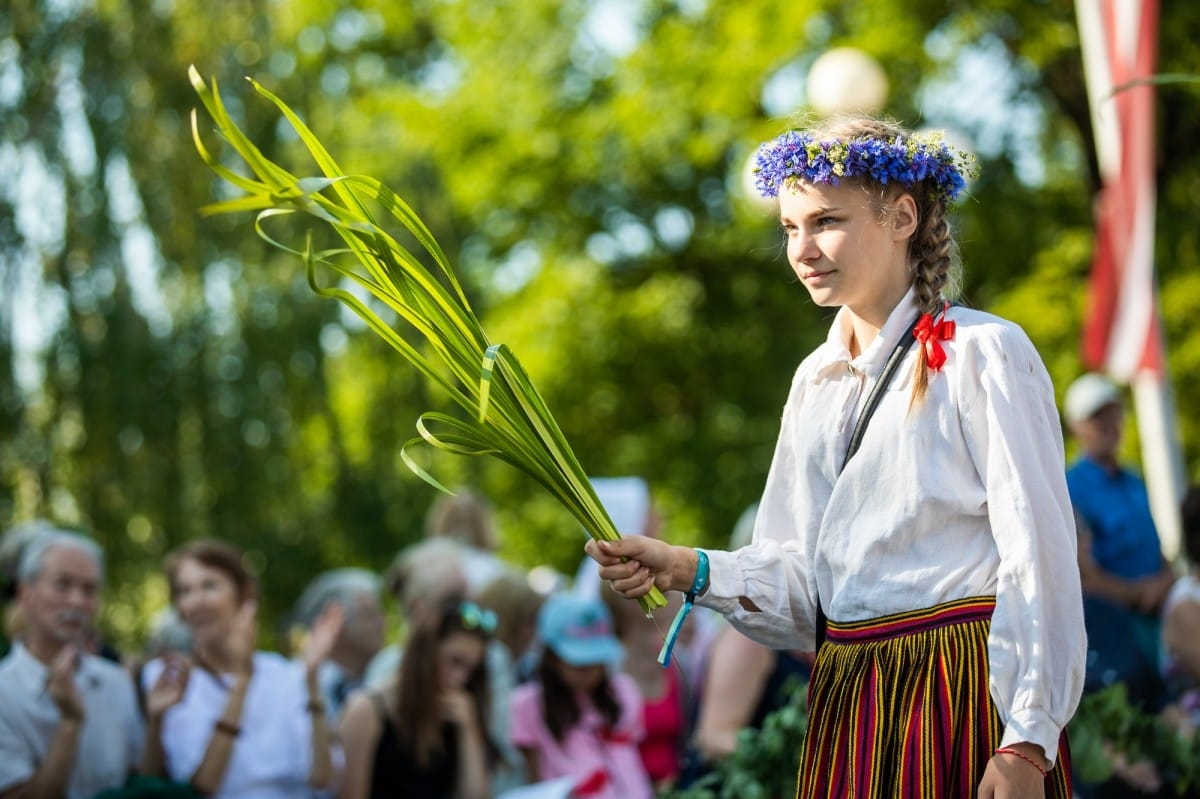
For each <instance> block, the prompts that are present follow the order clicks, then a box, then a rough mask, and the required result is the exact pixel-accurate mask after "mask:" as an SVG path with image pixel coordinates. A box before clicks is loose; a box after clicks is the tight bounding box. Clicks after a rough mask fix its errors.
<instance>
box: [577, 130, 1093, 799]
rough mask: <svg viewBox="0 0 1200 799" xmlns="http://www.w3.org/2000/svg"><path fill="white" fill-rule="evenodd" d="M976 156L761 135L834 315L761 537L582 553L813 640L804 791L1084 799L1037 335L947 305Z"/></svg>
mask: <svg viewBox="0 0 1200 799" xmlns="http://www.w3.org/2000/svg"><path fill="white" fill-rule="evenodd" d="M965 168H966V167H965V165H964V159H963V158H962V157H961V156H956V154H955V153H954V151H953V150H951V149H950V148H949V147H948V146H947V145H946V144H944V143H943V142H941V141H940V140H938V139H936V138H927V137H921V136H916V135H914V134H912V133H911V132H909V131H907V130H904V129H903V128H900V127H898V126H895V125H892V124H886V123H882V122H878V121H876V120H872V119H868V118H844V119H839V120H835V121H833V122H830V123H827V124H826V126H825V127H818V128H814V129H810V130H807V131H804V132H798V131H793V132H788V133H785V134H784V135H782V136H780V137H779V138H778V139H776V140H774V141H772V142H768V143H767V144H765V145H763V147H762V148H761V149H760V151H759V154H758V175H757V179H758V186H759V188H760V190H761V191H762V193H763V194H764V195H766V196H772V197H774V196H778V198H779V209H780V219H781V221H782V224H783V229H784V232H785V236H786V239H787V255H788V261H789V264H790V266H791V267H792V269H793V271H794V272H795V273H796V276H797V277H798V278H799V279H800V281H801V282H802V283H803V284H804V286H805V288H807V289H808V291H809V294H810V295H811V297H812V299H813V301H814V302H815V303H816V304H817V305H820V306H826V307H828V306H838V307H839V311H838V313H837V316H836V317H835V318H834V321H833V325H832V327H831V328H830V331H829V336H828V338H827V340H826V342H825V343H824V344H823V345H821V346H820V347H818V348H817V349H816V351H814V352H813V353H812V354H811V355H810V356H809V357H808V358H806V359H805V360H804V362H803V363H801V365H800V367H799V368H798V370H797V371H796V373H795V376H794V378H793V381H792V387H791V391H790V395H789V397H788V400H787V404H786V406H785V408H784V414H783V422H782V430H781V433H780V436H779V441H778V444H777V447H776V452H775V457H774V461H773V462H772V464H771V469H770V473H769V474H768V477H767V484H766V487H765V489H764V493H763V496H762V502H761V508H760V512H759V515H758V519H757V522H756V526H755V534H754V541H753V543H752V544H751V545H750V546H747V547H744V548H742V549H739V550H736V551H734V552H719V551H701V550H694V549H689V548H685V547H678V546H672V545H670V544H668V543H666V542H662V541H653V540H650V539H644V538H626V539H622V540H621V541H618V542H613V543H611V544H609V543H603V544H601V543H597V542H589V543H588V545H587V551H588V552H589V554H591V555H592V557H594V558H596V560H597V561H599V563H600V564H601V569H600V576H601V577H602V578H603V579H607V580H609V581H611V582H612V585H613V588H615V589H616V590H617V591H619V592H620V593H622V594H624V595H625V596H627V597H631V598H632V597H637V596H640V595H642V594H644V593H646V592H647V591H649V590H650V587H651V586H652V585H654V584H657V585H658V586H659V587H660V588H663V589H675V590H681V591H688V592H690V593H692V594H694V595H696V596H698V600H697V601H698V602H699V603H700V604H703V605H705V606H708V607H711V608H715V609H717V610H719V611H721V612H722V613H723V614H725V615H726V616H727V617H728V619H729V620H730V622H731V623H732V624H733V625H734V626H735V627H737V628H738V629H740V630H742V631H743V632H745V633H746V634H747V635H749V636H750V637H752V638H754V639H755V640H758V641H760V642H762V643H764V644H767V645H770V646H775V647H777V648H780V649H801V650H810V649H812V648H814V647H819V648H818V653H817V659H816V663H815V665H814V669H813V675H812V681H811V683H810V687H809V719H810V721H809V729H808V733H807V736H806V738H805V746H804V751H803V753H802V755H801V765H800V775H799V783H800V784H799V791H798V793H799V796H800V797H801V799H809V798H810V797H842V798H844V797H896V796H899V797H973V796H979V797H983V798H984V799H991V798H992V797H1001V798H1004V797H1021V798H1022V799H1026V798H1027V797H1041V796H1043V795H1044V796H1051V797H1068V796H1070V782H1071V780H1070V772H1069V766H1068V763H1067V757H1066V746H1065V738H1064V737H1063V735H1062V733H1063V728H1064V727H1065V726H1066V724H1067V721H1068V719H1070V717H1071V715H1072V713H1073V712H1074V710H1075V707H1076V704H1077V702H1078V699H1079V696H1080V692H1081V688H1082V681H1083V672H1084V659H1085V643H1084V633H1083V629H1084V628H1083V616H1082V598H1081V594H1080V585H1079V573H1078V566H1077V563H1076V547H1075V527H1074V521H1073V517H1072V513H1071V505H1070V501H1069V499H1068V496H1067V489H1066V482H1065V478H1064V473H1063V446H1062V430H1061V427H1060V425H1059V421H1058V413H1057V410H1056V407H1055V402H1054V391H1053V387H1052V386H1051V383H1050V379H1049V376H1048V375H1047V373H1046V370H1045V368H1044V366H1043V365H1042V362H1041V360H1040V358H1039V357H1038V354H1037V352H1036V351H1035V350H1034V348H1033V346H1032V344H1031V343H1030V341H1029V339H1028V338H1027V337H1026V336H1025V334H1024V333H1023V332H1022V331H1021V330H1020V329H1019V328H1018V327H1017V326H1016V325H1014V324H1012V323H1010V322H1007V321H1005V320H1003V319H999V318H997V317H994V316H991V315H989V314H985V313H981V312H979V311H974V310H969V309H967V308H962V307H957V306H951V305H949V304H948V303H947V302H946V300H945V295H947V294H948V293H949V292H948V288H949V286H950V285H951V282H952V280H951V278H952V272H953V270H954V268H955V266H956V263H955V261H956V247H955V242H954V239H953V238H952V236H951V234H950V230H949V224H948V221H947V205H948V204H949V202H951V201H952V200H954V199H955V198H956V197H957V196H958V195H959V194H961V193H962V192H963V190H964V189H965V177H964V169H965ZM914 338H915V343H913V341H912V339H914ZM889 362H891V363H892V367H893V368H892V369H889V368H888V366H889ZM622 558H627V559H628V560H626V561H623V560H622Z"/></svg>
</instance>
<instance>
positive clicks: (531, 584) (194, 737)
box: [0, 477, 809, 799]
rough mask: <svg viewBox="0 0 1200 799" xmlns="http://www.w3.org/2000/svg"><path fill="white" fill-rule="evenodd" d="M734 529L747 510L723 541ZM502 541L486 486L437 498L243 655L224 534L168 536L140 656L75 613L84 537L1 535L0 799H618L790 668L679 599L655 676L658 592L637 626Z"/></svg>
mask: <svg viewBox="0 0 1200 799" xmlns="http://www.w3.org/2000/svg"><path fill="white" fill-rule="evenodd" d="M593 486H594V488H595V489H596V492H597V494H598V496H599V497H600V498H601V501H602V502H603V503H604V505H605V507H606V509H607V510H608V511H609V514H610V516H611V517H612V518H613V520H614V523H615V524H616V525H617V528H618V529H619V530H620V531H621V532H622V534H624V535H650V536H657V535H659V534H660V532H661V527H662V522H661V518H660V514H659V512H658V509H657V508H656V507H655V503H654V501H653V498H652V495H651V491H650V488H649V486H648V485H647V483H646V481H644V480H642V479H641V478H638V477H616V478H595V479H594V480H593ZM752 526H753V509H750V510H749V511H748V512H747V513H746V514H745V515H744V517H743V519H742V520H740V521H739V523H738V528H737V530H736V531H735V534H734V539H733V541H732V542H731V545H732V546H738V545H740V544H743V543H747V542H748V541H749V537H750V531H751V529H752ZM499 543H500V542H499V540H498V535H497V530H496V526H495V522H494V519H493V513H492V508H491V506H490V504H489V503H488V502H487V501H486V500H485V499H484V498H482V497H481V496H479V495H478V494H477V493H475V492H472V491H470V490H467V489H461V490H459V491H457V492H456V494H455V495H454V496H445V497H442V498H440V499H439V500H437V501H436V502H435V503H434V504H433V505H432V506H431V508H430V509H429V511H428V514H427V519H426V530H425V535H424V537H423V538H422V539H421V540H420V541H419V542H418V543H415V544H413V545H410V546H407V547H405V548H404V549H402V550H401V551H400V552H398V553H397V554H396V556H395V558H394V559H393V561H392V562H391V563H390V564H389V565H387V566H386V568H383V569H380V570H378V571H376V570H372V569H367V568H341V569H336V570H332V571H329V572H326V573H322V574H318V575H314V576H313V578H312V579H311V581H310V582H309V584H308V585H307V587H306V588H305V589H304V591H303V592H302V593H301V594H300V595H299V596H298V597H296V598H295V601H294V603H293V608H292V611H291V614H290V619H289V621H290V622H291V625H292V626H293V628H294V629H295V630H297V631H298V634H297V635H296V636H295V646H293V647H291V648H290V649H289V651H288V652H286V653H285V652H268V651H262V650H260V649H258V644H259V642H260V641H261V640H262V636H260V635H259V629H258V621H259V620H258V611H257V601H258V598H259V591H260V586H259V584H258V580H257V577H256V575H255V573H254V572H253V570H252V569H251V568H250V566H249V563H248V560H247V558H246V557H245V556H244V553H243V552H242V551H241V550H240V549H239V548H238V546H237V544H236V542H234V541H229V540H215V539H201V540H193V541H189V542H187V543H185V544H184V545H182V546H180V547H179V548H177V549H176V550H174V551H173V552H171V553H170V554H169V555H168V557H167V558H166V560H165V562H164V564H163V569H162V571H163V574H162V576H163V579H164V580H165V582H166V585H167V588H168V593H169V597H170V605H169V607H166V608H164V609H162V611H161V613H159V614H158V615H157V616H156V617H155V619H154V623H153V626H152V630H151V632H150V634H149V635H148V636H147V639H146V640H145V642H144V645H143V647H142V648H141V651H137V652H118V651H116V650H115V649H114V648H113V646H112V645H111V643H110V642H108V641H106V640H104V638H103V637H102V636H101V635H100V634H99V633H98V632H97V626H96V624H95V623H96V620H97V615H98V613H99V612H100V610H101V608H100V599H101V596H102V593H103V591H104V587H105V586H104V574H105V558H104V552H103V551H102V550H101V549H100V547H99V546H98V545H97V543H96V542H95V541H94V540H93V539H91V538H89V537H87V536H85V535H83V534H80V533H79V532H75V531H72V530H68V529H64V528H61V527H58V526H55V525H54V524H51V523H50V522H47V521H43V520H38V521H34V522H28V523H25V524H21V525H18V526H16V527H13V528H12V529H10V530H8V531H7V532H6V533H5V534H4V536H3V538H2V539H0V569H2V570H3V574H4V575H5V577H6V580H5V584H6V586H7V589H8V590H7V593H6V595H5V617H4V627H3V630H4V640H3V643H4V647H5V648H6V649H7V653H6V654H5V656H4V658H3V660H0V695H2V697H0V797H5V799H7V798H8V797H25V796H30V797H44V796H54V797H57V796H66V797H70V798H71V799H91V797H97V796H103V797H107V798H108V799H112V798H113V797H118V796H196V795H206V796H208V795H212V796H222V797H238V798H239V799H241V798H243V797H264V798H265V797H278V798H279V799H283V798H284V797H335V796H337V797H346V798H347V799H363V798H365V797H375V796H388V797H394V796H412V797H452V796H453V797H460V799H480V798H482V797H493V796H508V797H512V798H513V799H517V797H520V796H523V795H529V796H540V797H564V798H565V797H596V798H598V799H599V798H603V797H612V798H613V799H617V798H618V797H619V798H620V799H639V797H643V798H644V797H650V796H653V795H654V794H655V793H657V792H660V791H661V790H663V789H666V788H670V787H682V786H685V785H687V784H689V783H691V782H694V781H695V780H696V779H698V778H699V777H701V776H702V775H704V774H706V773H708V772H709V770H710V764H711V763H712V762H714V761H715V760H716V759H719V758H721V757H724V756H726V755H728V754H729V753H731V752H732V751H733V750H734V749H735V747H736V743H737V735H738V732H739V731H740V730H742V729H744V728H746V727H752V726H755V725H757V724H761V722H762V720H763V719H764V718H765V717H766V716H767V715H768V714H769V713H770V712H771V710H773V709H774V708H776V707H779V706H780V705H782V704H783V703H786V702H787V701H789V699H790V697H791V693H790V692H791V691H792V690H794V689H796V688H797V687H798V686H801V685H802V684H803V682H804V681H805V679H806V678H807V673H808V672H807V670H808V664H809V658H808V657H807V656H804V655H801V654H798V653H786V652H775V651H773V650H769V649H767V648H765V647H760V646H758V645H757V644H754V643H752V642H750V641H749V640H748V639H746V638H745V637H743V636H742V635H740V634H739V633H736V632H735V631H733V630H732V629H731V628H728V627H727V626H725V625H724V624H723V623H722V622H721V621H720V619H719V617H717V616H715V615H713V614H711V613H709V612H707V611H703V610H699V609H697V611H696V612H695V613H693V614H691V615H690V616H689V617H688V619H687V622H686V623H685V624H684V626H683V628H682V632H681V635H680V638H679V641H678V643H677V645H676V646H675V648H674V651H673V655H672V658H671V663H670V665H669V666H668V667H667V668H663V667H662V666H660V665H659V663H658V662H657V658H658V655H659V651H660V648H661V646H662V644H663V632H664V631H665V629H666V626H667V624H668V623H669V620H670V618H671V616H672V615H673V614H674V612H675V610H676V609H677V607H678V604H679V598H678V597H675V596H672V597H669V598H668V601H669V606H668V607H667V608H666V609H663V610H660V611H659V612H658V613H656V614H655V615H654V617H653V619H647V618H646V614H645V612H644V611H643V610H642V608H641V606H640V605H639V604H638V603H636V602H631V601H627V600H624V599H622V598H620V597H619V596H618V595H616V594H615V593H614V592H612V591H609V590H606V589H605V590H602V586H601V584H600V581H599V579H598V576H597V574H596V569H595V567H594V564H592V562H591V561H589V560H586V559H582V557H581V563H580V566H579V569H578V572H577V573H576V574H575V575H573V576H567V575H562V574H557V573H555V574H554V575H552V577H553V579H550V580H546V579H541V580H537V579H531V576H533V575H531V573H530V572H529V571H528V570H526V569H524V568H521V567H518V566H516V565H515V564H512V563H509V562H506V561H505V560H503V559H502V558H501V557H500V556H499V555H498V554H497V551H498V549H499ZM581 556H582V551H581ZM542 576H543V578H544V576H545V575H542ZM389 620H395V621H394V622H390V621H389ZM389 627H392V628H394V629H389Z"/></svg>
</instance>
